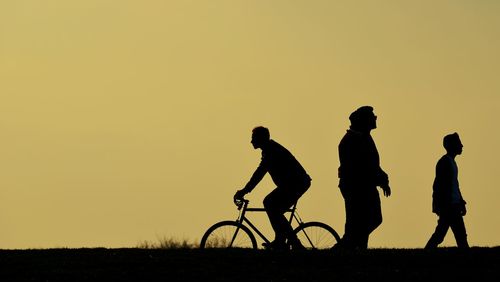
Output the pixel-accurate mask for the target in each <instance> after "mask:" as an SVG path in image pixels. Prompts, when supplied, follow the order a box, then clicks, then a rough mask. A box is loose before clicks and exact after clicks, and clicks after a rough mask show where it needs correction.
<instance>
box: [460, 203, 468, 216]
mask: <svg viewBox="0 0 500 282" xmlns="http://www.w3.org/2000/svg"><path fill="white" fill-rule="evenodd" d="M460 214H461V215H462V216H465V215H466V214H467V208H465V205H463V206H462V208H461V209H460Z"/></svg>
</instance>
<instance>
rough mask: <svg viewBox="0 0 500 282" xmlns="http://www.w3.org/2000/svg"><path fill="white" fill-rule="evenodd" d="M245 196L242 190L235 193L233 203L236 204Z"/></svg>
mask: <svg viewBox="0 0 500 282" xmlns="http://www.w3.org/2000/svg"><path fill="white" fill-rule="evenodd" d="M245 194H246V192H245V191H244V190H243V189H241V190H238V191H236V193H235V194H234V196H233V200H234V202H236V201H238V200H243V198H244V197H245Z"/></svg>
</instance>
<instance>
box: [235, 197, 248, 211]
mask: <svg viewBox="0 0 500 282" xmlns="http://www.w3.org/2000/svg"><path fill="white" fill-rule="evenodd" d="M233 200H234V204H235V205H236V206H237V207H238V210H241V208H242V207H243V205H248V203H249V202H250V201H249V200H246V199H245V198H234V199H233Z"/></svg>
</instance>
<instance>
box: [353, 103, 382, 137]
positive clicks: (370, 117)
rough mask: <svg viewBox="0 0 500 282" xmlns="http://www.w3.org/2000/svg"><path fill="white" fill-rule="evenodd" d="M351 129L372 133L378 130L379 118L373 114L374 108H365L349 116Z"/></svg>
mask: <svg viewBox="0 0 500 282" xmlns="http://www.w3.org/2000/svg"><path fill="white" fill-rule="evenodd" d="M349 120H350V121H351V128H352V129H355V130H359V131H368V132H369V131H370V130H372V129H375V128H377V116H376V115H375V114H374V113H373V107H371V106H363V107H360V108H358V109H357V110H356V111H354V112H352V113H351V115H350V116H349Z"/></svg>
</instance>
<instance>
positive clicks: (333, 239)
mask: <svg viewBox="0 0 500 282" xmlns="http://www.w3.org/2000/svg"><path fill="white" fill-rule="evenodd" d="M295 234H296V235H297V238H298V239H299V240H300V242H301V243H302V245H304V247H306V248H307V249H330V248H331V247H333V246H334V245H335V244H336V243H337V242H338V240H339V239H340V238H339V236H338V234H337V232H335V230H333V228H331V227H330V226H328V225H326V224H324V223H321V222H308V223H305V224H302V225H300V226H299V227H297V229H295Z"/></svg>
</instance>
